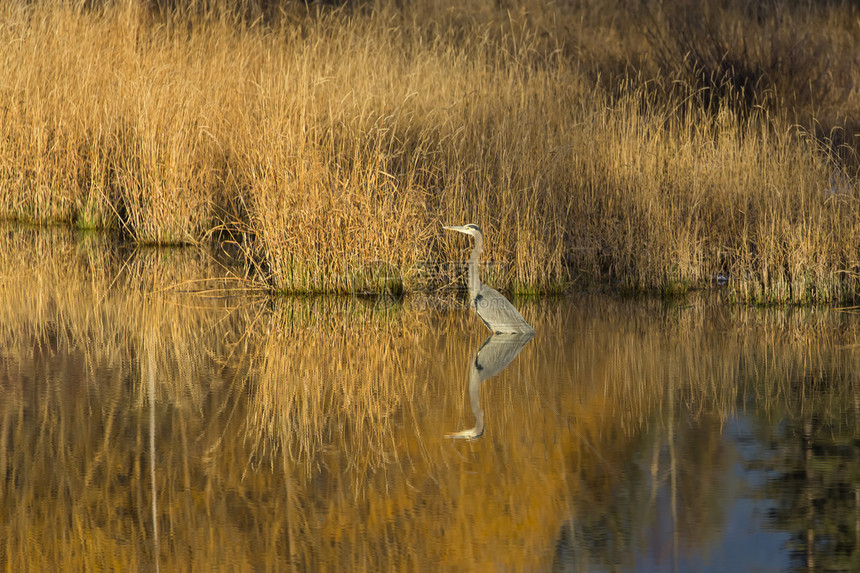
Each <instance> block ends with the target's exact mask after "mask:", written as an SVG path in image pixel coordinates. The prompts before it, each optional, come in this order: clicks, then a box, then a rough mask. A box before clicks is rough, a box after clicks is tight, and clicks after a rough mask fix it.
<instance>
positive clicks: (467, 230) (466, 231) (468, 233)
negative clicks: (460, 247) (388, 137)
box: [442, 225, 472, 235]
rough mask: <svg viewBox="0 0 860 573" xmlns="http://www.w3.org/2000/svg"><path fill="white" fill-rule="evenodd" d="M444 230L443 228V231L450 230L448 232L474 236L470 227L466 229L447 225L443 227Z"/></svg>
mask: <svg viewBox="0 0 860 573" xmlns="http://www.w3.org/2000/svg"><path fill="white" fill-rule="evenodd" d="M442 228H443V229H446V230H448V231H457V232H460V233H465V234H467V235H471V234H472V233H471V229H469V228H468V227H465V226H456V225H452V226H450V227H446V226H445V225H442Z"/></svg>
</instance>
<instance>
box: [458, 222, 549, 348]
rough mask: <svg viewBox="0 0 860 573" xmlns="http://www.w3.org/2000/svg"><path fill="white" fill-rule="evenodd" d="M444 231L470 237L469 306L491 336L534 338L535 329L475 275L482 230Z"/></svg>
mask: <svg viewBox="0 0 860 573" xmlns="http://www.w3.org/2000/svg"><path fill="white" fill-rule="evenodd" d="M445 229H447V230H449V231H457V232H459V233H465V234H466V235H472V237H474V238H475V248H474V249H472V254H471V256H469V306H471V307H472V308H474V309H475V312H477V313H478V316H479V317H481V320H483V321H484V324H486V325H487V328H489V329H490V331H492V332H493V333H494V334H497V333H522V334H528V333H531V334H534V329H533V328H532V327H531V325H530V324H529V323H528V322H526V321H525V319H524V318H523V317H522V315H521V314H520V313H519V312H518V311H517V309H515V308H514V305H512V304H511V303H510V302H509V301H508V299H506V298H505V297H503V296H502V295H501V293H499V291H497V290H496V289H492V288H490V287H488V286H487V285H484V284H481V277H480V276H479V274H478V258H479V257H480V256H481V251H482V250H483V248H484V233H483V232H481V228H480V227H479V226H477V225H474V224H472V223H469V224H467V225H462V226H459V227H458V226H450V227H445Z"/></svg>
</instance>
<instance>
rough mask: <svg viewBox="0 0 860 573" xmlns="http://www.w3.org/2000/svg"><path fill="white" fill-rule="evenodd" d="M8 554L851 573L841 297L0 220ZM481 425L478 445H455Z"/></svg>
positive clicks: (0, 385) (857, 511) (97, 561)
mask: <svg viewBox="0 0 860 573" xmlns="http://www.w3.org/2000/svg"><path fill="white" fill-rule="evenodd" d="M0 235H2V236H0V269H2V270H0V299H2V300H0V475H2V476H5V479H4V480H3V483H2V487H0V516H2V517H1V518H0V539H2V540H3V541H2V544H0V562H2V564H3V567H4V569H6V570H16V571H21V570H43V571H47V570H95V569H105V570H116V569H123V570H147V571H153V570H165V571H167V570H252V569H253V570H289V569H295V570H313V571H317V570H338V569H340V570H356V569H358V570H384V571H394V570H411V569H417V570H439V569H443V570H481V571H485V570H504V571H508V570H514V571H522V570H564V571H725V570H745V571H783V570H793V569H804V570H809V569H824V570H851V569H856V568H857V566H858V561H860V557H858V555H860V552H859V551H858V548H860V456H858V440H857V435H858V428H857V426H858V421H860V400H858V396H860V394H858V382H860V379H858V376H860V374H858V372H860V369H858V359H857V356H858V355H859V354H860V347H858V334H860V321H858V317H857V316H856V315H855V314H854V313H853V312H852V311H851V310H850V309H820V308H817V309H755V308H747V307H736V306H735V307H733V306H729V305H727V304H726V303H725V302H724V301H722V300H721V299H720V298H719V297H714V296H711V297H700V298H687V299H683V300H679V301H678V300H676V301H672V302H663V301H660V300H657V299H652V298H644V299H639V300H620V299H617V298H612V297H607V296H599V295H581V296H573V297H568V298H564V299H540V300H529V301H517V303H516V304H517V306H518V307H519V308H520V309H521V311H522V314H523V316H524V317H525V318H526V319H527V320H528V321H529V322H530V323H531V324H532V325H533V326H534V327H535V330H536V335H535V336H534V338H532V339H531V340H518V339H504V338H501V337H500V338H497V339H492V340H489V341H487V340H486V337H487V332H486V330H485V328H484V326H483V325H482V324H481V323H480V321H479V320H478V318H477V317H476V316H474V315H472V314H470V313H469V312H468V311H467V310H464V309H463V308H462V307H460V306H459V305H457V304H455V303H454V300H455V299H454V298H447V299H430V298H427V297H407V298H406V299H404V300H402V301H388V300H373V299H361V298H353V297H304V298H272V297H268V296H265V295H262V294H261V293H259V292H258V291H255V290H253V289H249V288H247V283H245V282H242V281H235V280H230V279H229V278H226V277H227V275H228V274H229V273H234V274H239V275H241V274H242V272H243V271H242V269H241V268H235V267H229V266H225V263H224V261H223V260H222V259H220V258H219V257H217V256H213V255H212V254H211V253H207V252H205V251H200V250H196V249H173V250H146V249H142V250H130V249H123V248H119V247H117V246H116V245H113V244H111V242H110V240H108V239H106V238H103V237H97V236H96V237H94V236H83V237H82V236H77V235H75V234H74V233H71V232H67V231H60V230H41V231H32V230H29V231H28V230H15V229H5V230H4V231H2V233H0ZM468 436H479V437H476V438H475V439H464V438H465V437H468Z"/></svg>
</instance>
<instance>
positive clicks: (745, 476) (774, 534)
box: [634, 414, 790, 573]
mask: <svg viewBox="0 0 860 573" xmlns="http://www.w3.org/2000/svg"><path fill="white" fill-rule="evenodd" d="M753 424H754V422H753V421H751V420H750V419H748V418H747V417H746V416H745V415H744V414H738V415H737V416H736V417H733V418H732V419H729V420H727V421H726V423H725V425H724V427H723V431H722V436H723V439H724V440H725V441H726V442H727V443H729V444H731V446H732V448H733V449H734V451H735V452H736V453H737V455H738V461H737V463H735V464H733V465H732V466H731V468H727V469H728V470H730V471H729V472H728V473H727V475H726V476H725V482H724V483H725V484H726V488H725V489H724V490H723V493H724V494H725V499H724V500H722V502H723V503H726V504H728V505H729V509H728V511H727V512H726V519H725V522H724V523H723V524H722V527H721V528H720V530H719V531H718V532H717V534H718V536H719V538H718V539H717V540H716V541H715V542H712V543H711V544H709V545H708V546H707V547H689V548H687V549H685V550H680V551H679V555H678V558H677V563H676V562H675V560H674V559H673V554H672V544H673V539H672V536H673V531H672V529H671V519H672V518H671V510H670V504H669V500H668V496H663V499H662V500H661V508H660V509H661V519H662V520H663V521H665V522H666V523H667V525H668V527H666V528H665V530H664V531H663V536H662V539H661V540H660V542H659V546H660V548H661V550H660V551H655V550H654V548H653V547H647V548H645V550H644V551H643V552H642V553H640V555H639V558H638V559H637V562H636V566H635V569H634V570H635V571H637V572H641V573H650V572H654V573H658V572H664V571H682V572H683V571H700V572H709V573H720V572H724V571H745V572H747V571H748V572H761V573H764V572H771V571H786V570H788V569H789V567H790V559H789V553H788V542H789V539H790V536H789V535H788V534H787V533H785V532H783V531H773V530H770V529H769V528H768V523H767V516H768V512H769V510H770V509H771V508H772V507H773V502H772V501H770V500H766V499H765V500H761V499H755V497H754V489H755V488H756V487H760V486H762V485H763V484H764V483H765V481H766V479H767V478H766V476H765V475H764V473H763V472H760V471H756V470H750V469H748V467H747V466H748V465H749V462H752V461H754V460H757V459H759V457H760V456H761V455H762V453H763V451H764V447H763V445H762V444H760V443H757V442H756V441H755V438H754V436H753V433H752V425H753ZM729 474H730V475H729Z"/></svg>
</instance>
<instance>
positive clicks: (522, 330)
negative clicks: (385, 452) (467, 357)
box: [445, 223, 535, 440]
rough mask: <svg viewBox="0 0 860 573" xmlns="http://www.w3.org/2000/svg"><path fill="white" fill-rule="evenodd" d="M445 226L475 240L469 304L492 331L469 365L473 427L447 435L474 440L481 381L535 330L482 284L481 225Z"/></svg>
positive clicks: (479, 430) (480, 416) (478, 431)
mask: <svg viewBox="0 0 860 573" xmlns="http://www.w3.org/2000/svg"><path fill="white" fill-rule="evenodd" d="M445 229H447V230H449V231H457V232H459V233H464V234H466V235H471V236H472V237H473V238H474V239H475V247H474V248H473V249H472V254H471V255H470V256H469V306H470V307H472V308H473V309H474V310H475V312H477V313H478V316H479V317H480V318H481V320H482V321H483V322H484V324H486V325H487V328H489V329H490V331H491V332H492V334H490V336H489V337H488V338H487V339H486V340H485V341H484V343H483V344H482V345H481V348H480V349H479V350H478V352H477V354H475V359H474V360H472V364H471V366H470V368H469V402H470V403H471V406H472V413H473V414H474V415H475V427H474V428H471V429H468V430H463V431H461V432H455V433H451V434H446V435H447V437H449V438H465V439H470V440H474V439H476V438H480V437H481V435H483V433H484V410H483V408H481V384H482V383H483V382H484V380H486V379H488V378H491V377H493V376H495V375H496V374H498V373H499V372H501V371H502V370H504V369H505V367H506V366H507V365H508V364H510V363H511V361H513V359H514V358H516V357H517V355H518V354H519V353H520V351H521V350H522V349H523V347H524V346H525V345H526V343H528V341H529V340H531V339H532V338H533V337H534V335H535V331H534V329H533V328H532V327H531V325H530V324H529V323H528V322H526V321H525V319H524V318H523V317H522V315H521V314H520V313H519V311H517V309H516V308H514V305H512V304H511V303H510V301H508V299H506V298H505V297H504V296H502V294H501V293H500V292H499V291H497V290H495V289H492V288H490V287H488V286H487V285H484V284H482V283H481V277H480V275H479V273H478V259H479V258H480V256H481V251H482V250H483V247H484V233H483V232H482V231H481V228H480V227H478V226H477V225H474V224H472V223H469V224H467V225H463V226H450V227H445Z"/></svg>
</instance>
